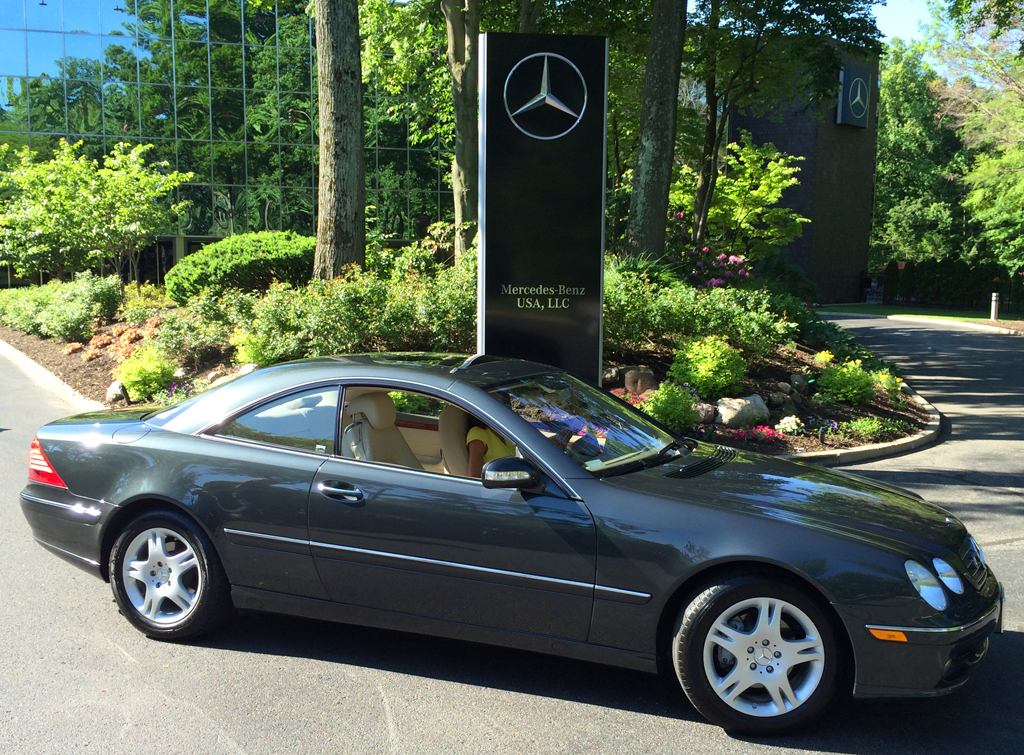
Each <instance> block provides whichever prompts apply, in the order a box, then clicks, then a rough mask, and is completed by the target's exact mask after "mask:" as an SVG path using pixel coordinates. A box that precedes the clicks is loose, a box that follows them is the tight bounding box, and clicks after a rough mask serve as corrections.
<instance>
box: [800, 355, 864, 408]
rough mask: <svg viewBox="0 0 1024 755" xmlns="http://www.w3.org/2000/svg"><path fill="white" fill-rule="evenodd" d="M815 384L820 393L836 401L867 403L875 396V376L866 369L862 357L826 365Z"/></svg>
mask: <svg viewBox="0 0 1024 755" xmlns="http://www.w3.org/2000/svg"><path fill="white" fill-rule="evenodd" d="M815 385H816V386H817V389H818V393H819V394H822V395H825V396H829V397H831V398H832V399H834V400H835V401H847V402H849V403H851V404H855V405H856V404H867V403H869V402H870V401H871V399H873V398H874V397H875V380H874V377H873V376H872V375H871V374H870V373H868V372H866V371H865V370H864V368H863V366H862V362H861V360H860V359H854V360H851V361H849V362H844V363H842V364H837V365H834V366H832V367H826V368H825V370H824V371H823V372H822V373H821V377H819V378H818V380H817V382H816V383H815Z"/></svg>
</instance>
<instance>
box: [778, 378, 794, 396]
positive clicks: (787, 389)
mask: <svg viewBox="0 0 1024 755" xmlns="http://www.w3.org/2000/svg"><path fill="white" fill-rule="evenodd" d="M776 385H777V386H779V390H780V391H782V392H783V393H785V394H786V395H787V396H788V395H789V394H790V393H792V392H793V386H791V385H790V384H789V383H786V382H783V381H779V382H778V383H776Z"/></svg>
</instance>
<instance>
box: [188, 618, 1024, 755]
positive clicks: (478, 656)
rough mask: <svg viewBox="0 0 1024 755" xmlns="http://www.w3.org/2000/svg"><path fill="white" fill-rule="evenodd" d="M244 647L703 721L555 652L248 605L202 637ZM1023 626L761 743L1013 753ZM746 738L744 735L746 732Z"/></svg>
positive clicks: (647, 683) (638, 678)
mask: <svg viewBox="0 0 1024 755" xmlns="http://www.w3.org/2000/svg"><path fill="white" fill-rule="evenodd" d="M201 644H203V645H204V646H207V647H216V648H221V649H225V650H233V651H236V652H243V653H259V654H276V655H282V656H288V657H301V658H313V659H316V660H319V661H323V662H328V663H339V664H345V665H351V666H358V667H363V668H374V669H378V670H381V671H389V672H395V673H400V674H407V675H413V676H420V677H424V678H430V679H438V680H443V681H446V682H456V683H458V684H467V685H474V686H480V687H487V688H492V689H501V690H506V691H510V692H517V693H521V694H526V695H536V696H540V697H548V698H555V699H559V700H566V701H570V702H576V703H583V704H585V705H597V706H602V707H606V708H615V709H620V710H624V711H631V712H635V713H640V714H645V715H650V716H658V717H661V718H668V719H676V720H678V721H680V722H692V723H698V724H706V722H705V721H704V719H703V718H702V717H701V716H700V715H699V714H698V713H697V712H696V711H695V710H694V709H693V707H692V706H691V705H690V704H689V702H687V700H686V698H685V697H684V695H683V693H682V691H681V690H680V689H679V687H678V685H677V683H676V681H675V679H674V678H673V677H671V676H667V675H666V676H663V677H656V676H653V675H649V674H644V673H640V672H633V671H627V670H623V669H617V668H612V667H606V666H599V665H596V664H591V663H584V662H582V661H575V660H570V659H564V658H557V657H554V656H546V655H540V654H535V653H527V652H523V651H519V650H510V649H506V648H497V647H490V646H486V645H477V644H474V643H468V642H460V641H456V640H447V639H440V638H434V637H424V636H419V635H410V634H405V633H401V632H392V631H387V630H378V629H370V628H365V627H355V626H350V625H344V624H330V623H327V622H320V621H315V620H310V619H296V618H290V617H284V616H277V615H271V614H258V613H245V614H242V615H241V616H240V618H239V620H238V621H237V623H236V624H235V626H234V627H233V628H232V629H231V630H230V633H228V632H225V633H222V634H221V635H218V636H216V637H213V638H210V639H208V640H207V641H206V642H203V643H201ZM1021 658H1024V633H1020V632H1007V633H1004V634H1002V635H998V636H995V637H993V639H992V643H991V647H990V651H989V656H988V657H987V658H986V659H985V660H984V661H983V662H982V664H981V665H980V667H979V668H978V670H977V672H976V673H975V675H974V677H973V678H972V679H971V680H970V681H969V682H968V683H967V685H966V686H965V687H963V688H962V689H960V690H958V691H957V692H955V693H953V694H952V695H948V696H945V697H941V698H925V699H903V700H870V701H862V700H852V699H850V697H849V696H848V695H847V696H845V697H844V696H840V699H839V700H838V701H837V702H836V704H835V705H833V706H832V708H831V709H830V710H829V711H828V712H827V713H826V714H825V716H824V717H823V718H822V719H821V721H820V722H819V723H818V724H816V725H814V726H812V727H810V728H808V729H806V730H803V731H800V732H797V733H795V734H791V735H787V736H782V737H774V738H771V739H764V740H761V739H750V740H749V741H750V742H752V743H757V744H765V745H772V746H775V747H779V746H782V747H790V748H796V749H801V750H820V751H823V752H835V753H851V755H868V753H876V752H885V753H900V754H901V755H903V754H907V753H922V755H925V754H927V755H934V754H935V753H942V752H962V753H971V752H983V753H986V754H988V753H1014V755H1016V753H1017V752H1018V751H1019V748H1020V743H1021V742H1024V695H1021V694H1020V686H1019V681H1018V674H1017V667H1018V666H1019V663H1020V659H1021ZM744 739H746V738H744Z"/></svg>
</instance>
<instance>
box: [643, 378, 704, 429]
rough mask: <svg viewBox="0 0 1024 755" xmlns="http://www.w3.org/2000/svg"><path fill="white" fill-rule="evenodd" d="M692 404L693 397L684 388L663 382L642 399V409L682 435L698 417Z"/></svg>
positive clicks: (691, 426)
mask: <svg viewBox="0 0 1024 755" xmlns="http://www.w3.org/2000/svg"><path fill="white" fill-rule="evenodd" d="M693 403H694V399H693V395H692V394H691V393H690V391H688V390H686V388H685V387H682V386H679V385H675V384H674V383H669V382H665V383H662V384H661V385H660V386H659V387H658V389H657V390H656V391H654V393H652V394H651V395H650V396H648V397H647V398H646V399H644V402H643V405H642V409H643V410H644V411H645V412H647V413H648V414H650V415H651V416H652V417H654V419H656V420H657V421H658V422H660V423H661V424H663V425H665V427H667V428H669V429H670V430H673V431H674V432H677V433H684V432H686V431H687V430H690V429H692V428H693V426H694V425H696V424H697V420H698V419H699V417H700V415H699V414H698V413H697V410H696V409H694V408H693Z"/></svg>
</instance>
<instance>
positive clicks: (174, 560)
mask: <svg viewBox="0 0 1024 755" xmlns="http://www.w3.org/2000/svg"><path fill="white" fill-rule="evenodd" d="M110 585H111V588H112V589H113V591H114V599H115V600H116V601H117V605H118V607H119V608H120V609H121V613H122V614H123V615H124V616H125V618H127V619H128V621H130V622H131V623H132V624H133V625H134V626H135V627H136V628H137V629H139V630H140V631H142V632H144V633H145V634H147V635H148V636H150V637H153V638H156V639H164V640H185V639H189V638H192V637H196V636H198V635H200V634H202V633H204V632H207V631H209V630H210V629H212V628H213V627H214V626H216V625H217V624H218V623H220V621H221V620H222V619H223V618H224V617H225V615H226V613H227V612H228V611H229V610H230V596H229V591H228V584H227V579H226V577H225V576H224V570H223V568H222V567H221V565H220V561H219V560H218V559H217V554H216V552H215V551H214V548H213V544H212V543H211V542H210V540H209V538H207V537H206V535H205V534H204V533H203V532H202V531H200V530H199V528H197V527H196V526H195V525H193V524H192V523H191V522H190V521H189V520H188V519H187V518H185V517H184V516H182V515H180V514H177V513H174V512H170V511H161V512H152V513H147V514H143V515H142V516H141V517H139V518H138V519H135V520H134V521H133V522H132V523H131V524H129V525H128V526H127V527H125V529H124V530H123V531H122V532H121V534H120V535H119V536H118V538H117V540H116V541H115V542H114V547H113V550H112V551H111V555H110Z"/></svg>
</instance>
